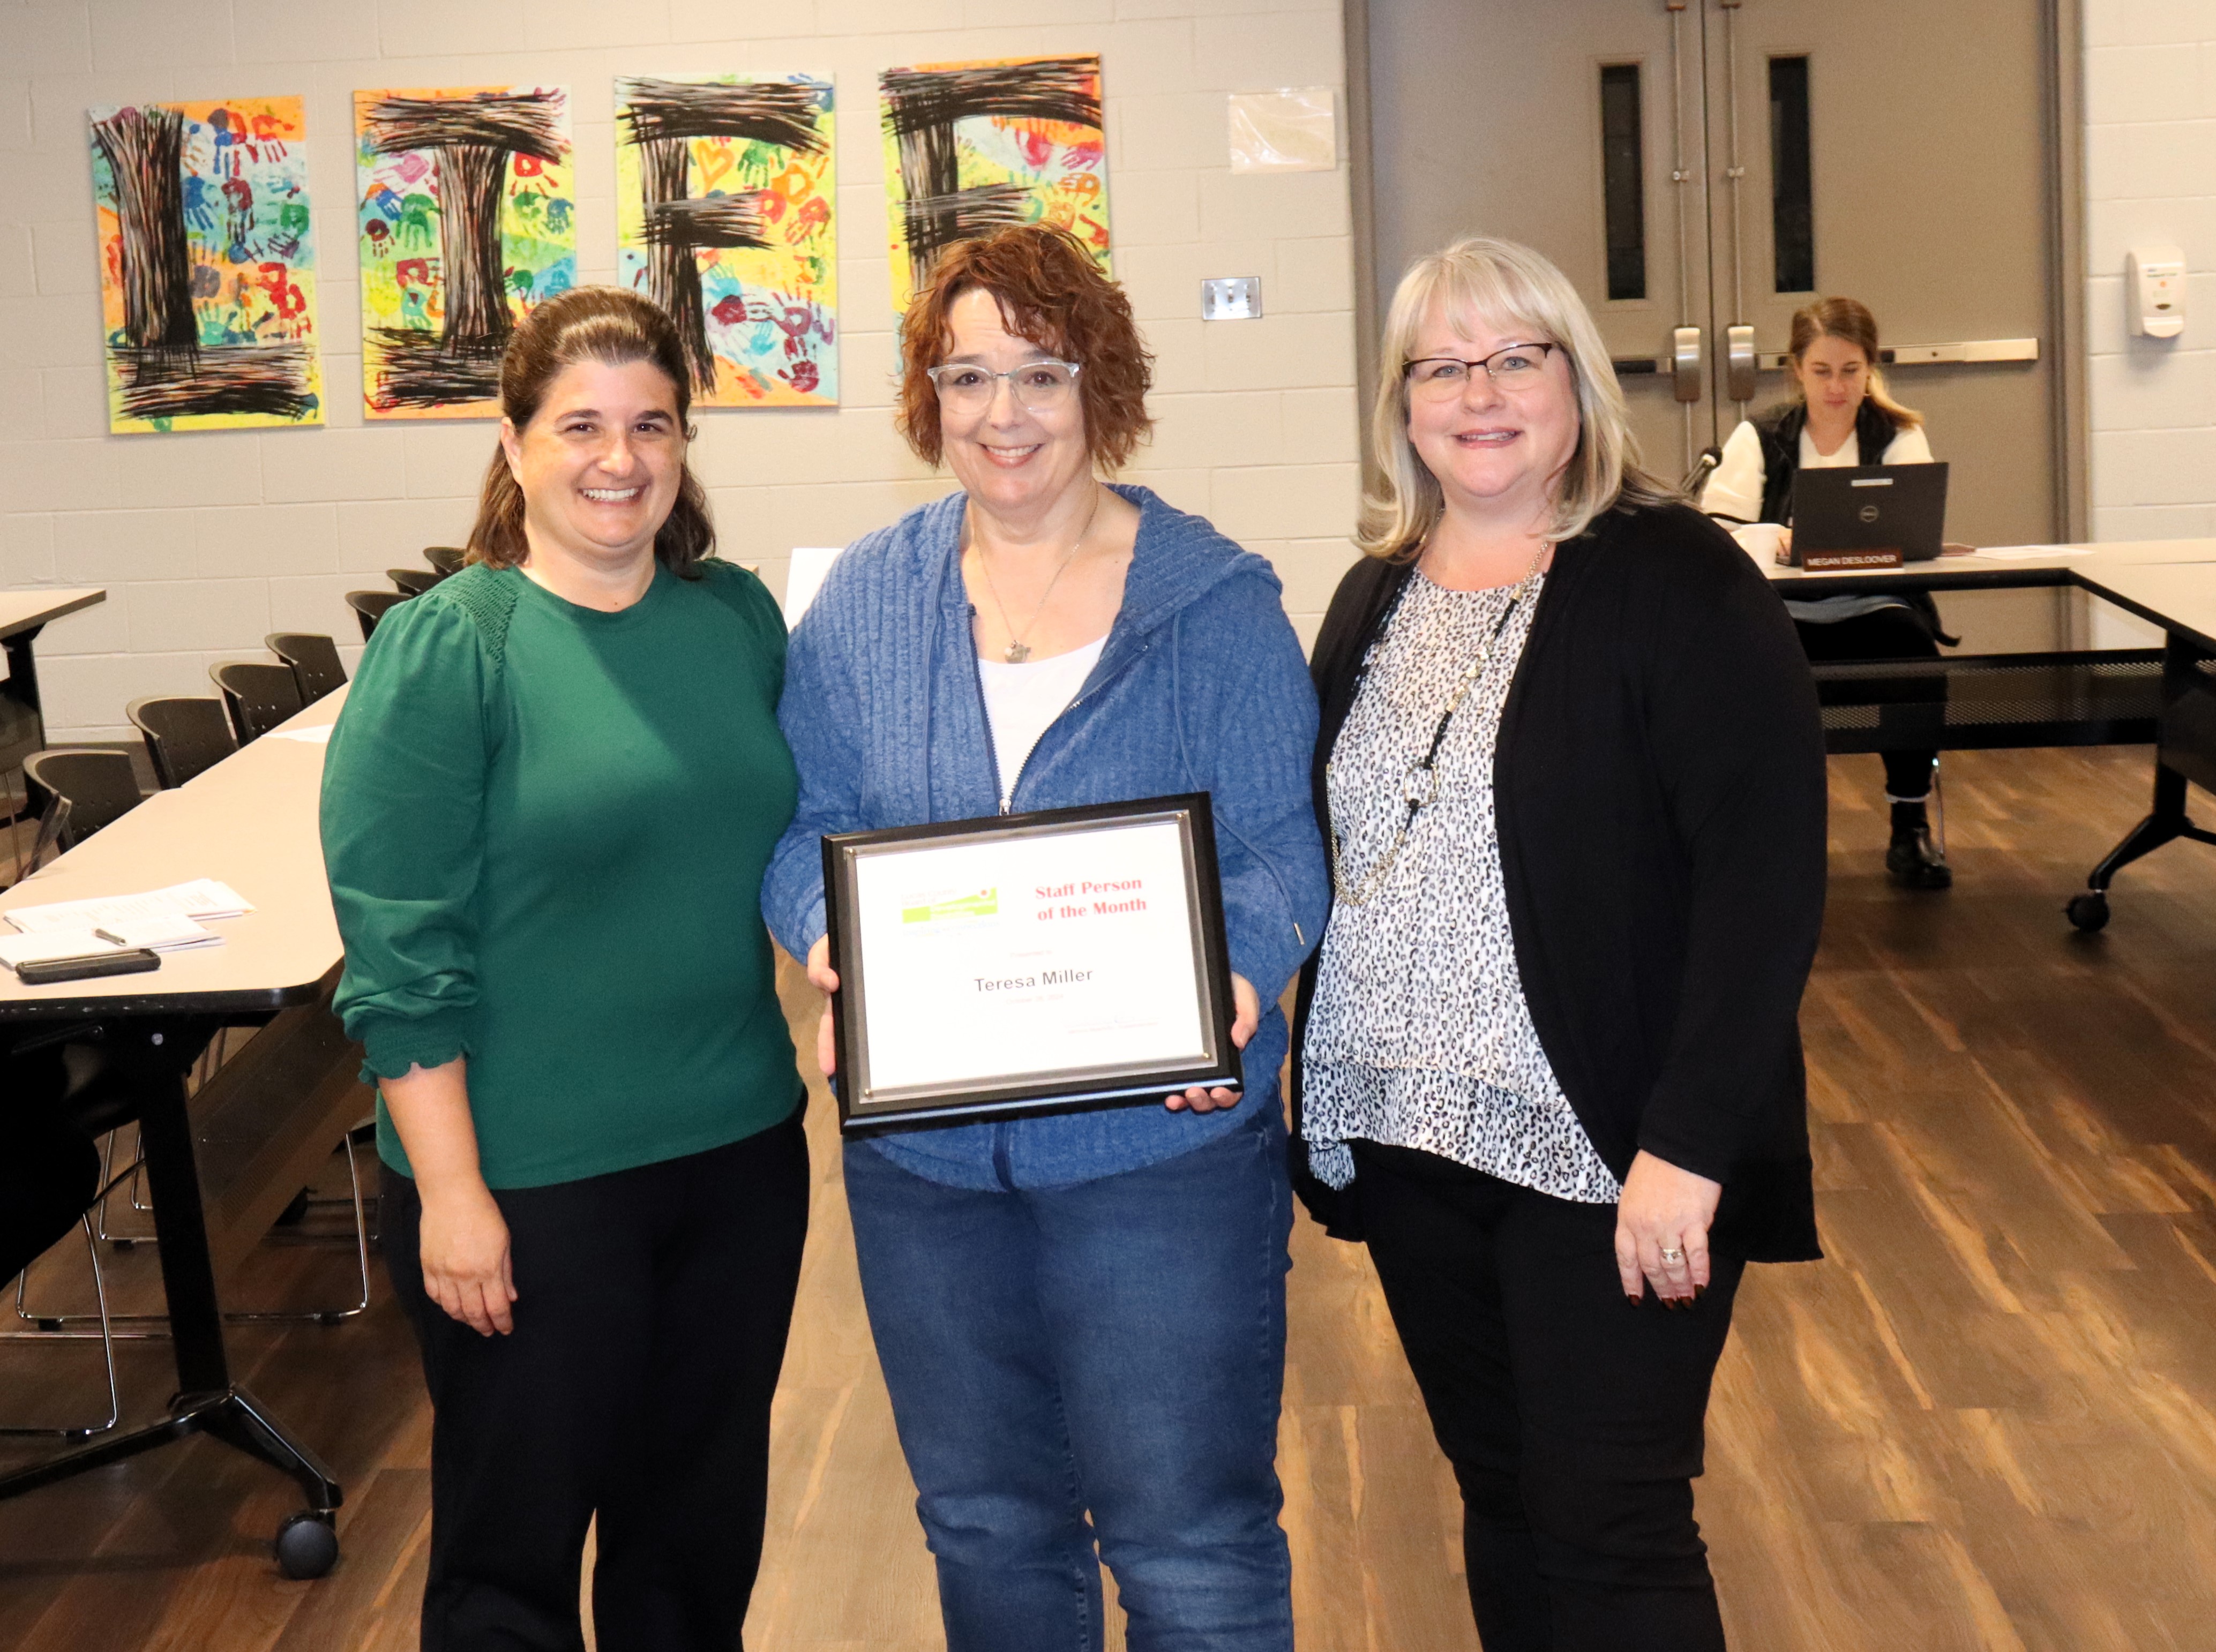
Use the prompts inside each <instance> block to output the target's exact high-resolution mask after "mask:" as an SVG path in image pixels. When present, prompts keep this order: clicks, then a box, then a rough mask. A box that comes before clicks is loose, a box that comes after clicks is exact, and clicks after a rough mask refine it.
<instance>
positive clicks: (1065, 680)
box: [977, 636, 1108, 808]
mask: <svg viewBox="0 0 2216 1652" xmlns="http://www.w3.org/2000/svg"><path fill="white" fill-rule="evenodd" d="M1107 643H1108V639H1107V638H1106V637H1105V636H1102V637H1097V638H1095V639H1094V640H1093V642H1088V643H1086V645H1085V646H1084V647H1083V648H1072V649H1071V650H1070V651H1069V652H1068V654H1055V655H1052V656H1051V657H1050V658H1048V659H1045V660H1025V661H1024V663H1023V664H1022V665H1020V666H1011V665H1009V664H1007V663H1006V662H1005V661H1003V660H988V659H985V658H984V657H983V656H982V655H980V656H979V657H978V660H977V675H978V678H979V679H980V680H982V682H983V684H984V685H985V721H986V722H987V723H988V724H989V725H990V726H991V728H992V730H993V755H994V758H997V759H998V760H999V763H1000V807H1001V808H1007V807H1008V804H1009V802H1010V801H1011V800H1013V797H1014V795H1015V790H1016V780H1017V777H1019V776H1020V775H1021V774H1022V773H1023V771H1024V764H1025V760H1026V759H1027V758H1030V756H1031V747H1032V746H1036V745H1037V744H1038V742H1039V736H1040V735H1041V734H1044V733H1046V731H1047V730H1048V729H1049V728H1051V727H1053V725H1054V720H1055V719H1056V717H1059V716H1060V715H1062V713H1063V712H1065V711H1067V710H1068V709H1069V703H1070V702H1071V701H1072V700H1074V699H1075V698H1076V697H1077V694H1078V691H1079V690H1080V689H1081V688H1083V687H1084V686H1085V679H1086V678H1088V677H1090V676H1092V675H1093V666H1097V665H1099V663H1100V650H1101V649H1102V648H1105V647H1106V646H1107Z"/></svg>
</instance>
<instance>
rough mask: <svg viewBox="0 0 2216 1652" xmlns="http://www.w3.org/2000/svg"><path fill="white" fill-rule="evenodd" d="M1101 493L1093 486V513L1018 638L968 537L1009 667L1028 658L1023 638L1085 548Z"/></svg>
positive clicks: (986, 560) (988, 563) (989, 570)
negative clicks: (989, 596) (1005, 642)
mask: <svg viewBox="0 0 2216 1652" xmlns="http://www.w3.org/2000/svg"><path fill="white" fill-rule="evenodd" d="M1103 491H1104V490H1103V489H1102V488H1101V486H1100V484H1099V482H1095V483H1093V509H1092V510H1091V511H1090V512H1089V513H1087V514H1086V519H1085V525H1084V526H1083V527H1082V528H1080V529H1079V530H1078V531H1077V537H1076V538H1075V539H1074V540H1072V541H1071V542H1070V546H1069V552H1068V555H1067V556H1064V557H1063V558H1062V566H1061V567H1059V568H1056V569H1055V571H1054V577H1053V578H1052V579H1050V580H1048V581H1047V582H1046V594H1045V595H1044V596H1042V597H1041V598H1040V599H1039V603H1038V606H1037V608H1035V609H1033V610H1032V611H1031V623H1030V624H1028V625H1026V626H1025V627H1024V629H1023V633H1022V635H1021V636H1019V635H1018V634H1017V631H1016V628H1015V625H1014V624H1013V623H1012V622H1011V621H1010V620H1009V618H1008V605H1007V604H1006V603H1005V602H1002V601H1001V600H1000V587H999V586H996V585H994V583H993V562H992V559H991V558H990V557H988V556H986V555H985V547H984V546H983V545H982V544H978V542H977V538H976V535H975V534H974V533H973V534H972V535H971V536H970V540H969V543H970V544H971V545H972V546H974V547H975V548H976V552H977V566H978V567H979V568H982V569H983V570H984V574H985V588H986V589H987V590H988V591H989V592H991V593H993V606H994V607H995V608H997V609H999V610H1000V625H1001V627H1002V629H1005V630H1006V632H1007V634H1008V653H1007V660H1008V663H1009V664H1010V665H1012V666H1020V665H1022V664H1023V663H1024V661H1025V660H1028V659H1030V658H1031V644H1030V643H1028V642H1025V641H1024V637H1025V636H1030V635H1031V632H1032V631H1033V630H1034V629H1037V625H1038V623H1039V616H1040V615H1042V614H1043V613H1045V612H1046V605H1047V603H1048V602H1049V601H1050V599H1052V598H1053V596H1054V588H1055V586H1057V585H1060V584H1061V583H1062V575H1063V574H1067V573H1068V571H1069V565H1070V564H1071V563H1072V562H1075V561H1076V560H1077V553H1078V552H1079V551H1080V550H1083V549H1084V548H1085V541H1086V536H1087V535H1089V534H1090V533H1091V532H1092V531H1093V522H1094V521H1095V520H1096V519H1098V518H1099V514H1100V495H1101V493H1102V492H1103Z"/></svg>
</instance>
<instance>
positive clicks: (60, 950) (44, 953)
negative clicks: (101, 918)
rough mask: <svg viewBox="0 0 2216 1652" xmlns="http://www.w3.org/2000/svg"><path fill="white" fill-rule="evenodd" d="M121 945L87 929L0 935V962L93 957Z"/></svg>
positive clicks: (41, 961)
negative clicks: (104, 939) (103, 938)
mask: <svg viewBox="0 0 2216 1652" xmlns="http://www.w3.org/2000/svg"><path fill="white" fill-rule="evenodd" d="M123 950H125V949H124V948H122V947H120V946H118V945H117V944H116V943H114V942H113V941H103V940H102V939H101V938H100V937H98V936H96V935H95V934H94V933H93V932H92V931H91V930H89V929H74V930H46V931H44V932H43V933H41V934H38V935H0V965H4V966H5V967H8V968H9V969H13V968H15V966H16V965H18V964H34V963H44V962H46V960H48V959H49V958H95V957H98V956H100V955H102V954H103V953H108V952H121V951H123Z"/></svg>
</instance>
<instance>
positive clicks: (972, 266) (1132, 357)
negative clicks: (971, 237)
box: [898, 224, 1154, 471]
mask: <svg viewBox="0 0 2216 1652" xmlns="http://www.w3.org/2000/svg"><path fill="white" fill-rule="evenodd" d="M975 287H982V288H983V289H984V290H985V291H986V292H989V293H991V294H992V295H993V298H994V300H995V301H996V302H997V303H998V304H1000V324H1001V325H1002V326H1003V327H1005V328H1006V329H1008V331H1009V332H1010V333H1012V334H1013V335H1015V336H1016V337H1018V338H1019V339H1025V340H1028V341H1030V342H1031V343H1033V344H1036V345H1037V346H1038V347H1039V348H1041V349H1042V350H1051V351H1052V352H1054V353H1055V354H1056V355H1057V356H1059V357H1061V358H1062V359H1064V360H1067V361H1074V362H1076V363H1077V364H1079V365H1080V366H1081V367H1083V368H1084V370H1085V371H1084V372H1081V373H1080V374H1079V375H1078V376H1077V390H1078V402H1079V405H1080V407H1082V408H1084V411H1085V437H1086V445H1088V446H1089V447H1090V448H1091V449H1092V451H1093V462H1094V463H1095V464H1099V466H1100V467H1101V469H1103V470H1111V471H1112V470H1121V469H1122V468H1123V464H1124V462H1125V461H1126V460H1128V459H1129V458H1130V457H1131V452H1132V450H1133V449H1135V448H1136V447H1137V446H1138V445H1139V444H1140V443H1141V442H1142V441H1143V440H1145V439H1146V437H1147V434H1148V432H1149V431H1151V430H1152V429H1153V428H1154V421H1153V419H1151V418H1149V417H1148V414H1147V390H1148V387H1149V386H1150V385H1151V384H1153V383H1154V357H1153V356H1152V355H1150V354H1149V353H1148V351H1147V347H1146V346H1145V344H1144V343H1142V341H1140V338H1139V328H1138V323H1137V322H1135V321H1133V320H1132V319H1131V301H1130V299H1129V298H1126V297H1125V296H1124V294H1123V288H1122V287H1120V286H1117V284H1116V283H1115V282H1113V281H1111V280H1110V279H1108V278H1107V277H1106V276H1105V275H1103V274H1102V273H1100V267H1099V265H1098V264H1096V263H1094V262H1093V258H1092V255H1091V254H1089V253H1087V252H1086V249H1085V245H1084V243H1082V242H1080V241H1079V240H1078V238H1077V237H1076V236H1074V235H1072V234H1070V233H1069V232H1068V230H1057V229H1053V228H1050V226H1048V225H1046V224H1019V225H1017V226H1015V227H1013V228H1011V229H1006V230H995V231H994V232H993V233H992V234H991V235H988V236H983V237H982V238H981V239H979V240H976V241H958V242H957V243H955V244H954V245H953V246H951V247H949V248H948V249H946V250H945V253H943V254H941V255H940V256H939V265H938V267H937V268H936V269H934V270H933V272H932V277H931V285H930V286H927V287H926V288H925V289H924V290H923V291H922V292H919V293H917V294H916V296H915V302H914V303H913V304H910V305H909V306H908V314H907V315H906V316H904V317H902V321H901V353H902V356H903V357H904V358H905V359H906V361H907V367H906V369H905V371H904V372H902V376H901V390H900V408H899V412H898V422H899V426H900V433H901V434H902V435H903V436H905V437H906V438H908V445H909V446H910V447H912V448H914V450H915V452H916V457H917V458H920V459H922V460H923V461H924V463H926V464H939V462H940V461H941V460H942V459H943V458H945V451H946V442H945V435H944V433H942V432H941V430H940V429H939V392H938V390H937V389H936V388H935V387H934V386H933V384H932V382H931V369H933V367H936V366H938V365H939V363H940V362H942V361H944V360H945V359H946V352H947V349H948V347H949V345H950V342H951V336H950V333H949V329H948V326H947V316H948V312H949V311H950V310H952V308H953V305H954V301H955V300H956V299H957V298H960V297H961V296H962V295H963V293H965V292H969V291H970V290H971V289H972V288H975Z"/></svg>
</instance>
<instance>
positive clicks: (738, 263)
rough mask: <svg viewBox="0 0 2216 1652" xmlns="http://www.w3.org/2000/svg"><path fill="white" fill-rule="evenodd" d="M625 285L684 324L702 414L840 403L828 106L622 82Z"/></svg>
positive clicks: (825, 96)
mask: <svg viewBox="0 0 2216 1652" xmlns="http://www.w3.org/2000/svg"><path fill="white" fill-rule="evenodd" d="M616 145H617V147H616V202H617V206H616V213H617V218H616V242H617V249H618V250H617V273H618V279H619V280H620V281H621V282H622V283H623V285H625V286H630V287H635V288H637V289H638V290H639V291H641V292H645V293H647V294H648V295H649V297H651V298H653V299H654V300H655V302H656V303H657V304H660V305H662V308H663V309H665V310H668V312H669V314H670V316H672V317H673V318H674V320H675V321H676V322H677V329H678V332H679V334H680V336H681V337H682V338H683V339H684V341H685V351H686V359H687V361H688V364H689V365H690V366H691V368H692V371H693V405H694V406H696V407H711V408H773V407H836V406H837V405H838V403H839V325H838V315H839V306H838V296H839V295H838V261H837V257H836V253H837V247H836V243H835V239H834V237H835V236H836V233H837V229H836V218H837V207H838V192H837V187H836V179H835V174H834V169H833V164H832V90H831V83H830V81H829V80H828V78H827V79H817V78H815V77H809V76H806V75H791V76H786V77H781V78H773V79H762V80H751V79H744V78H742V77H738V76H736V75H729V76H724V77H721V78H719V79H715V80H655V79H644V78H641V79H631V80H619V81H617V82H616Z"/></svg>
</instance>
